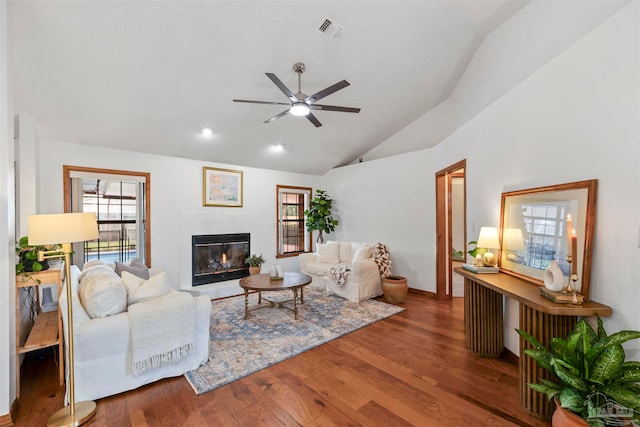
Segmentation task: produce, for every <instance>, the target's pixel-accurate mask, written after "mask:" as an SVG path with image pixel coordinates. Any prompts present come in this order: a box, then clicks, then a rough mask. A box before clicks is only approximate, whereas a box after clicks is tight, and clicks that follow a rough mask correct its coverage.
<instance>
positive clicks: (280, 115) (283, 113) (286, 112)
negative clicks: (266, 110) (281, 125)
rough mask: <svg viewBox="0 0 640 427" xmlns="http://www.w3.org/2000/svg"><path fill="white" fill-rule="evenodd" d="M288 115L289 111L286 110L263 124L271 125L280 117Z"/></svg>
mask: <svg viewBox="0 0 640 427" xmlns="http://www.w3.org/2000/svg"><path fill="white" fill-rule="evenodd" d="M287 114H289V110H284V111H283V112H282V113H280V114H276V115H275V116H273V117H271V118H270V119H267V120H265V121H264V122H262V123H271V122H272V121H274V120H276V119H279V118H280V117H284V116H286V115H287Z"/></svg>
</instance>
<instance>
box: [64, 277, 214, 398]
mask: <svg viewBox="0 0 640 427" xmlns="http://www.w3.org/2000/svg"><path fill="white" fill-rule="evenodd" d="M158 272H159V271H158V270H156V269H150V271H149V273H150V274H151V277H155V274H156V273H158ZM80 274H81V273H80V270H79V269H78V267H76V266H75V265H72V266H71V290H72V301H73V320H74V322H73V328H74V333H73V336H74V349H75V352H74V357H75V400H76V401H77V402H81V401H85V400H95V399H99V398H101V397H105V396H110V395H113V394H117V393H121V392H124V391H128V390H133V389H135V388H137V387H140V386H142V385H144V384H149V383H151V382H154V381H157V380H159V379H162V378H168V377H175V376H179V375H182V374H184V373H185V372H188V371H190V370H193V369H196V368H197V367H198V366H200V365H201V364H202V363H205V362H206V361H207V359H208V356H209V321H210V314H211V300H210V299H209V297H207V296H199V297H196V298H195V299H194V303H195V311H196V313H195V330H194V334H195V337H194V340H193V347H192V349H191V352H190V353H188V355H187V356H186V357H185V358H183V359H182V360H180V361H179V362H176V363H174V364H170V365H167V366H163V367H160V368H156V369H151V370H149V371H147V372H145V373H143V374H140V375H137V376H135V375H133V374H132V373H131V372H132V371H131V365H132V352H131V343H130V329H129V314H128V312H127V311H124V312H121V313H119V314H114V315H109V316H107V317H96V318H91V317H90V316H89V315H88V314H87V311H85V309H84V308H83V304H82V303H81V302H80V298H79V294H78V286H79V277H80ZM123 275H124V273H123ZM116 277H117V276H116ZM65 282H66V281H65ZM65 286H66V284H65ZM59 304H60V310H61V313H62V317H63V323H64V333H65V342H68V340H67V339H66V333H67V328H66V325H67V322H68V318H67V297H66V289H63V290H62V293H61V297H60V300H59ZM67 384H68V372H67ZM68 398H69V390H68V389H67V394H66V401H67V402H68Z"/></svg>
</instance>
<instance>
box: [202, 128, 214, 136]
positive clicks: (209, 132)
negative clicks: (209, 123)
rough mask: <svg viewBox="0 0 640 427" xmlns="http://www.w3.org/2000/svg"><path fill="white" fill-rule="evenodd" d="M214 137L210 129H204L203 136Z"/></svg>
mask: <svg viewBox="0 0 640 427" xmlns="http://www.w3.org/2000/svg"><path fill="white" fill-rule="evenodd" d="M211 135H213V131H212V130H211V129H209V128H204V129H202V136H211Z"/></svg>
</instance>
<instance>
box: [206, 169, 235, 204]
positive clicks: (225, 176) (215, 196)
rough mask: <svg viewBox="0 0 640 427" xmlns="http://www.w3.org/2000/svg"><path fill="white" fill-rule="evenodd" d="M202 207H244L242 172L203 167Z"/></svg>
mask: <svg viewBox="0 0 640 427" xmlns="http://www.w3.org/2000/svg"><path fill="white" fill-rule="evenodd" d="M202 205H203V206H227V207H242V171H236V170H231V169H218V168H208V167H206V166H205V167H203V168H202Z"/></svg>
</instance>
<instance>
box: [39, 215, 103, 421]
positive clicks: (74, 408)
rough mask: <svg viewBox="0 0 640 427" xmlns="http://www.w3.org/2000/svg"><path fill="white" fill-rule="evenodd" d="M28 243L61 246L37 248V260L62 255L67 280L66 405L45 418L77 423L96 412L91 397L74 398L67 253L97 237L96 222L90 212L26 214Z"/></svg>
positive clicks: (69, 262) (94, 216)
mask: <svg viewBox="0 0 640 427" xmlns="http://www.w3.org/2000/svg"><path fill="white" fill-rule="evenodd" d="M28 221H29V244H31V245H53V244H60V246H61V247H62V249H61V250H53V251H41V252H39V253H38V260H39V261H42V260H44V259H49V258H63V259H64V273H65V280H66V282H67V286H66V289H67V293H66V294H67V319H68V320H69V321H68V322H67V325H66V326H67V346H66V347H67V369H68V371H67V372H68V374H69V376H68V383H67V387H68V390H69V405H68V406H65V407H64V408H62V409H60V410H58V411H57V412H55V413H54V414H53V415H51V416H50V417H49V419H48V420H47V425H48V426H56V427H59V426H79V425H81V424H84V423H85V422H87V421H88V420H89V419H90V418H91V417H92V416H93V415H94V414H95V413H96V404H95V402H93V401H87V402H79V403H76V402H75V391H74V364H73V363H74V362H73V321H72V319H73V308H72V299H71V296H72V295H71V287H70V280H69V278H70V277H71V254H72V253H73V248H72V246H71V244H72V243H74V242H84V241H87V240H95V239H97V238H98V236H99V233H98V223H97V222H96V215H95V214H94V213H64V214H49V215H29V218H28Z"/></svg>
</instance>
